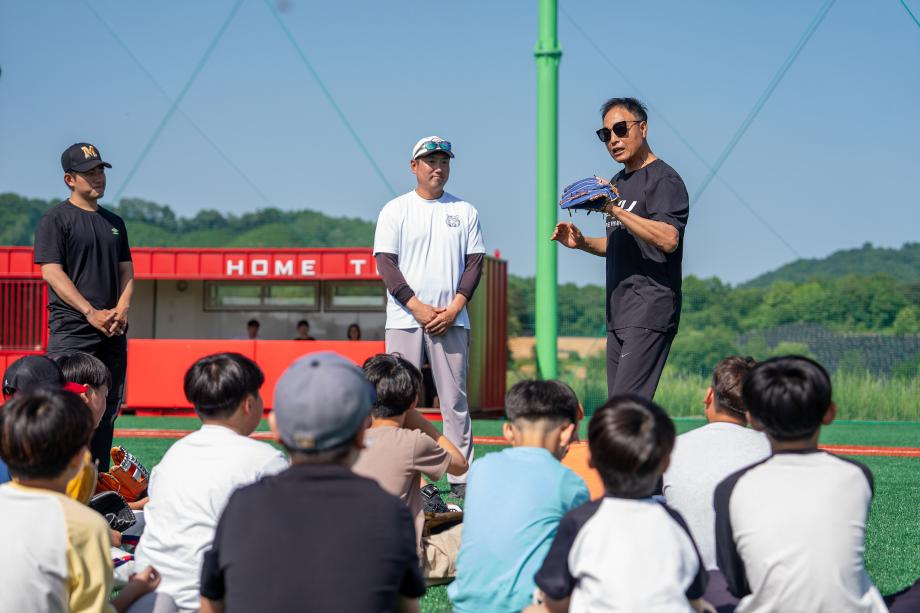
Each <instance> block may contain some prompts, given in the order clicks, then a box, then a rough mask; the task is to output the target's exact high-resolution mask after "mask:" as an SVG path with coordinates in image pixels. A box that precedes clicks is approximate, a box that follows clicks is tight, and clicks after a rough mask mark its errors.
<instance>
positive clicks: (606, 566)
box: [529, 394, 710, 613]
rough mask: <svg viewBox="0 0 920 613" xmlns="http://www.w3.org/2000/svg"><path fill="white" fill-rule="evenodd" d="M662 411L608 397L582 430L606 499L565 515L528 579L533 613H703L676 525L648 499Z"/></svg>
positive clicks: (698, 581)
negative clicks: (538, 600) (532, 582)
mask: <svg viewBox="0 0 920 613" xmlns="http://www.w3.org/2000/svg"><path fill="white" fill-rule="evenodd" d="M674 439H675V431H674V424H673V423H672V422H671V419H670V418H669V417H668V415H667V413H665V411H664V409H662V408H661V407H659V406H658V405H656V404H655V403H653V402H652V401H650V400H647V399H645V398H643V397H641V396H636V395H632V394H627V395H620V396H614V397H612V398H610V400H608V401H607V403H606V404H604V406H602V407H601V408H600V409H598V410H597V411H596V412H595V413H594V415H593V416H592V417H591V421H590V423H589V424H588V448H589V451H590V454H591V459H590V463H591V465H592V466H593V467H594V468H596V469H597V471H598V472H599V473H600V475H601V479H602V480H603V482H604V488H605V493H606V494H605V496H604V497H603V498H601V499H599V500H596V501H593V502H589V503H587V504H584V505H582V506H580V507H578V508H577V509H574V510H572V511H570V512H569V513H568V514H567V515H566V516H565V517H564V518H563V519H562V522H561V523H560V525H559V532H558V533H557V535H556V538H555V540H554V541H553V544H552V546H551V547H550V550H549V553H548V554H547V556H546V559H545V560H544V561H543V566H542V568H540V570H539V571H538V572H537V575H536V577H535V579H536V583H537V586H538V587H539V588H540V590H541V592H542V595H543V598H544V604H543V607H542V608H541V607H532V608H531V609H529V610H532V611H552V612H553V613H556V612H558V611H612V610H616V611H688V612H689V611H693V610H697V611H700V610H710V609H709V608H708V606H707V605H706V603H705V602H704V601H702V600H701V599H702V596H703V592H704V590H705V588H706V581H707V578H708V577H707V574H706V569H705V568H704V566H703V563H702V561H701V559H700V555H699V552H698V551H697V548H696V545H695V543H694V542H693V538H692V537H691V536H690V531H689V529H688V528H687V525H686V524H685V523H684V520H683V518H682V517H681V516H680V514H678V513H677V512H676V511H674V510H672V509H670V508H668V507H667V506H666V505H665V504H663V503H661V502H659V501H657V500H656V499H654V498H652V493H653V492H654V491H655V488H656V485H657V483H658V480H659V479H660V477H661V475H662V473H663V472H664V471H665V469H666V468H667V467H668V461H669V458H670V455H671V450H672V448H673V447H674Z"/></svg>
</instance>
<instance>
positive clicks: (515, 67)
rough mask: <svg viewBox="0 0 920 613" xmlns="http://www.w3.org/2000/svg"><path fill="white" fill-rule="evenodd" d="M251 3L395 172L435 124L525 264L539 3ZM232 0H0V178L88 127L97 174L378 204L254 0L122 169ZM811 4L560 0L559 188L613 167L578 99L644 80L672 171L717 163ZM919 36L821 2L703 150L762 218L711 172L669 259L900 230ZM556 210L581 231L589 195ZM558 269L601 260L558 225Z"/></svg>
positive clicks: (39, 180) (24, 175)
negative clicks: (580, 249) (583, 202)
mask: <svg viewBox="0 0 920 613" xmlns="http://www.w3.org/2000/svg"><path fill="white" fill-rule="evenodd" d="M270 2H271V3H272V4H273V6H275V7H280V8H281V9H282V11H281V12H280V13H279V14H280V15H281V19H282V20H283V21H284V23H285V25H286V27H287V28H288V30H289V31H290V32H291V34H292V35H293V37H294V39H295V40H296V41H297V43H298V45H299V46H300V48H301V49H302V51H303V53H304V54H305V55H306V57H307V58H308V59H309V61H310V62H311V64H312V65H313V67H314V68H315V70H316V72H317V73H318V74H319V75H320V77H321V78H322V80H323V81H324V83H325V85H326V87H327V88H328V91H329V92H331V94H332V96H333V97H334V98H335V99H336V101H337V103H338V104H339V106H340V108H341V109H342V112H343V113H344V115H345V116H346V117H347V118H348V121H349V122H350V123H351V124H352V126H353V128H354V130H355V132H356V133H357V134H358V135H359V136H360V138H361V140H362V141H363V143H364V145H365V146H366V148H367V150H368V151H369V153H370V155H371V156H372V157H373V159H374V160H375V162H376V163H377V164H378V165H379V168H380V170H381V172H382V174H383V175H384V176H385V177H386V180H387V181H388V182H389V183H390V184H391V185H392V186H393V189H395V190H396V192H397V193H402V192H404V191H408V190H409V189H411V188H412V187H413V181H412V175H411V174H410V173H409V171H408V157H409V149H410V147H411V145H412V144H413V143H414V142H415V140H416V139H418V138H420V137H421V136H424V135H428V134H439V135H441V136H443V137H445V138H448V139H449V140H451V141H452V142H453V143H454V147H455V150H456V153H457V159H456V160H455V162H454V167H453V171H452V176H451V180H450V183H449V185H448V190H449V191H451V192H452V193H454V194H456V195H458V196H461V197H464V198H466V199H468V200H470V201H471V202H473V203H474V204H475V205H476V206H477V208H478V209H479V211H480V217H481V220H482V224H483V233H484V235H485V240H486V244H487V248H488V249H489V250H490V251H492V250H494V249H500V250H501V252H502V254H503V255H504V256H505V257H506V258H508V260H509V262H510V266H511V270H512V272H515V273H517V274H532V272H533V269H534V265H533V261H534V241H535V240H536V237H535V234H534V233H535V230H534V223H533V219H534V193H535V171H534V166H535V150H534V143H535V105H536V100H535V83H536V68H535V65H534V60H533V55H532V51H533V47H534V44H535V43H536V40H537V2H536V1H534V0H532V1H530V2H521V1H518V2H508V1H505V2H499V1H494V0H493V1H491V2H487V1H482V0H468V1H466V2H429V3H418V2H370V1H367V0H352V1H350V2H339V3H331V2H325V3H320V2H315V1H308V0H270ZM905 2H906V4H907V6H908V7H909V8H910V9H911V10H912V11H913V13H914V15H917V16H920V0H905ZM235 3H236V0H232V1H231V0H226V1H225V0H221V1H216V0H213V1H207V2H205V1H198V2H182V1H179V0H161V1H159V2H140V1H138V0H85V1H84V0H66V1H65V0H56V1H52V0H48V1H46V2H13V1H0V68H2V76H0V143H2V146H0V191H14V192H18V193H20V194H24V195H27V196H33V197H42V198H52V197H58V196H61V197H63V195H64V194H65V188H64V185H63V182H62V179H61V172H60V167H59V165H58V159H59V156H60V152H61V151H62V150H63V149H64V148H65V147H66V146H67V145H69V144H71V143H72V142H76V141H81V140H88V141H91V142H93V143H94V144H96V145H97V146H98V147H99V148H100V149H101V150H102V151H103V155H104V156H105V158H106V159H108V160H109V161H111V162H112V163H113V165H114V168H113V169H112V170H111V171H109V188H108V193H107V197H108V199H111V198H113V197H114V196H115V195H116V194H117V193H119V192H120V191H123V193H124V195H125V196H137V197H143V198H146V199H149V200H154V201H156V202H160V203H164V204H169V205H170V206H172V207H173V209H174V210H176V211H177V212H178V213H179V214H182V215H191V214H194V213H195V212H196V211H197V210H199V209H202V208H217V209H220V210H223V211H232V212H243V211H248V210H253V209H255V208H260V207H265V206H270V205H273V206H277V207H280V208H283V209H298V208H311V209H316V210H321V211H325V212H328V213H330V214H334V215H348V216H355V217H362V218H365V219H375V218H376V214H377V211H378V210H379V209H380V207H381V206H382V205H383V204H384V203H385V202H386V201H387V200H388V199H389V198H390V197H391V192H390V189H389V188H388V187H387V186H386V184H385V183H384V182H383V181H382V180H381V179H380V177H379V176H378V175H377V173H376V172H375V170H374V168H373V166H372V165H371V163H370V162H369V161H368V160H367V158H366V157H365V156H364V154H363V153H362V150H361V149H360V148H359V146H358V145H357V144H356V142H355V140H354V139H353V138H352V136H351V135H350V133H349V132H348V131H347V129H346V128H345V127H344V125H343V123H342V121H341V120H340V118H339V116H338V115H337V114H336V112H335V111H334V110H333V107H332V106H331V105H330V104H329V102H328V100H327V99H326V97H325V96H324V95H323V92H322V90H321V89H320V87H319V86H318V84H317V82H316V80H315V79H314V78H313V77H312V76H311V74H310V72H308V70H307V68H306V67H305V66H304V64H303V63H302V60H301V58H300V56H299V55H298V52H297V51H296V50H295V48H294V47H293V46H292V45H291V43H290V41H289V40H288V39H287V38H286V36H285V33H284V31H283V30H282V29H281V28H280V27H279V24H278V22H277V21H276V20H275V17H274V16H273V14H272V12H271V11H270V10H269V8H268V6H267V5H266V3H265V0H243V2H242V5H241V6H240V7H239V10H238V12H237V13H236V14H235V16H234V18H233V20H232V21H231V22H230V24H229V26H228V27H227V28H226V30H225V31H224V33H223V35H222V37H221V38H220V40H219V41H218V42H217V44H216V46H214V48H213V52H212V53H211V54H210V56H209V57H208V59H207V62H206V63H204V65H203V67H202V68H201V69H200V72H199V74H198V76H197V78H196V79H195V80H194V81H193V82H192V83H191V85H190V86H189V87H188V88H187V91H186V93H185V95H184V97H183V98H182V101H181V103H180V104H179V105H178V111H176V112H175V113H174V114H173V115H172V117H171V119H170V121H169V122H168V123H166V125H165V127H164V129H163V130H162V132H161V133H160V134H159V136H158V138H157V139H156V140H155V142H153V145H152V146H151V147H150V150H149V153H148V155H147V156H146V158H145V160H144V161H143V163H142V164H140V166H139V167H138V170H137V172H136V173H135V174H134V175H133V177H131V180H130V182H128V183H127V185H125V181H126V179H127V177H128V173H129V171H130V169H131V168H132V166H134V165H135V163H136V161H137V160H138V159H139V157H140V155H141V153H142V151H143V150H144V148H145V146H146V145H147V144H148V143H149V142H150V141H151V137H152V136H153V134H154V133H155V130H156V128H157V126H158V125H159V124H160V123H161V122H162V120H163V118H164V117H165V116H166V115H167V113H168V112H169V110H170V107H171V100H175V99H176V98H177V97H178V96H179V95H180V92H182V91H183V88H184V86H185V85H186V82H187V81H188V80H189V77H190V76H191V75H192V74H193V71H195V69H196V66H198V65H199V63H200V61H201V59H202V57H203V56H204V55H205V52H206V50H207V49H208V47H209V45H211V43H212V41H213V39H214V37H215V34H216V33H217V32H218V30H219V29H220V28H221V24H222V23H224V21H225V20H226V19H227V16H228V14H230V12H231V9H232V8H233V6H234V5H235ZM824 3H825V0H795V1H793V0H782V1H779V0H778V1H775V2H755V1H740V0H734V1H722V2H697V3H688V2H678V1H676V0H674V1H667V2H665V1H647V2H611V1H606V2H604V1H600V0H580V1H577V2H576V1H572V0H569V1H566V0H560V9H561V11H562V12H561V13H560V18H559V38H560V42H561V44H562V47H563V57H562V64H561V68H560V103H559V108H560V118H559V143H560V156H559V159H560V163H559V185H560V189H561V187H562V186H563V185H565V184H566V183H568V182H570V181H572V180H574V179H577V178H581V177H583V176H587V175H590V174H595V173H596V174H601V175H608V176H609V175H612V174H613V173H614V172H615V171H616V170H617V169H618V166H617V165H616V164H615V163H613V161H612V160H611V159H610V158H609V157H608V156H607V154H606V152H605V150H604V148H603V146H602V145H601V143H599V142H598V141H597V139H596V137H595V136H594V134H593V132H594V130H595V129H597V127H599V117H598V108H599V106H600V105H601V103H602V102H603V101H604V100H605V99H606V98H608V97H610V96H614V95H640V96H641V97H642V98H643V99H644V100H645V101H646V102H647V103H649V104H650V105H651V107H653V109H655V110H654V111H653V112H652V113H651V116H650V142H651V144H652V147H653V149H654V150H655V152H656V153H657V154H658V155H659V156H660V157H661V158H663V159H664V160H665V161H667V162H668V163H670V164H671V165H672V166H674V167H675V168H676V169H677V170H678V172H680V173H681V175H682V176H683V177H684V180H685V182H686V183H687V186H688V189H689V191H690V193H691V194H693V193H694V192H695V191H696V189H697V188H698V187H699V185H700V184H701V182H702V181H703V180H704V178H705V177H706V174H707V170H706V167H705V166H704V165H703V163H702V162H700V161H699V160H698V158H697V157H696V155H695V154H694V153H693V152H692V151H691V150H690V149H689V148H688V147H687V146H686V145H685V144H684V141H686V142H689V143H691V145H692V147H693V149H694V150H695V151H696V152H697V153H698V154H699V155H701V156H702V157H703V158H705V159H706V160H707V162H708V163H709V164H712V163H714V162H715V160H716V159H717V158H718V157H719V155H720V154H721V153H722V151H723V149H724V148H725V146H726V144H727V143H728V142H729V140H730V139H731V137H732V135H733V134H734V133H735V131H736V130H737V129H738V127H739V125H741V123H742V121H743V120H744V118H745V117H746V116H747V115H748V113H749V112H750V111H751V109H752V107H753V106H754V104H755V102H756V101H757V99H758V98H759V97H760V96H761V94H762V93H763V92H764V90H765V88H766V87H767V84H768V83H769V82H770V80H771V78H772V77H773V76H774V74H776V72H777V70H778V69H779V67H780V66H781V64H782V63H783V61H784V60H785V59H786V57H787V56H788V55H789V53H790V52H791V50H792V49H793V47H794V46H795V45H796V43H797V41H799V39H800V38H801V37H802V35H803V33H804V32H805V30H806V28H807V27H808V25H809V23H810V22H811V21H812V19H813V18H814V17H815V15H816V14H817V13H818V11H819V9H820V8H821V7H822V6H823V5H824ZM97 14H98V17H97ZM100 18H101V19H102V20H104V21H105V23H107V24H108V27H109V28H111V31H110V30H109V29H107V27H106V26H105V25H103V23H102V22H101V21H100ZM112 32H115V33H116V34H117V37H118V38H119V39H120V40H121V41H122V43H123V44H124V45H125V46H126V47H127V48H128V49H129V50H130V53H131V54H133V56H134V57H135V58H136V59H137V60H138V61H139V63H140V65H141V66H143V68H141V67H139V65H138V63H136V62H135V61H134V60H133V59H132V57H131V55H129V53H128V52H126V51H125V49H124V48H123V47H122V46H121V45H120V44H119V42H118V41H117V40H116V38H115V37H114V36H113V34H112ZM586 35H587V37H586ZM588 37H590V38H588ZM598 48H600V49H601V50H602V51H603V53H604V55H601V53H600V52H599V51H598ZM918 58H920V27H918V26H917V25H916V23H915V22H914V21H913V20H912V19H911V16H910V15H909V14H908V12H907V11H906V10H905V8H904V6H902V4H901V3H900V1H899V0H874V1H872V2H865V1H863V2H857V1H855V0H838V1H837V2H835V3H834V4H833V6H832V7H831V9H830V11H829V12H828V13H827V16H826V18H825V19H824V20H823V22H822V23H821V24H820V26H819V27H818V28H817V30H816V31H815V33H814V35H813V36H812V37H811V39H810V40H809V41H808V43H807V45H806V46H805V47H804V49H803V50H802V51H801V53H800V55H799V57H798V58H797V60H796V61H795V63H794V64H793V65H792V67H791V69H790V70H789V71H788V73H787V74H786V75H785V77H784V79H783V80H782V81H781V82H780V83H779V85H778V87H777V88H776V89H775V91H774V93H773V94H772V96H771V97H770V98H769V100H768V101H767V102H766V104H765V105H764V107H763V109H762V111H761V112H760V113H759V114H758V115H757V117H756V119H755V120H754V122H753V123H752V124H751V126H750V129H749V130H748V131H747V132H746V134H745V135H744V137H743V138H742V139H741V141H740V142H739V144H738V145H737V147H736V148H735V149H734V151H733V153H732V154H731V155H730V156H729V157H728V159H727V161H726V162H725V164H724V166H723V167H722V169H721V171H720V173H719V176H720V177H721V178H722V179H723V180H724V181H725V182H727V183H728V184H729V185H730V186H731V187H732V188H733V189H734V190H735V191H736V192H737V193H738V194H740V195H741V197H742V198H743V199H744V201H745V203H746V204H747V206H748V207H750V208H752V209H754V210H755V211H756V212H757V215H759V217H760V218H761V219H762V221H761V220H758V219H757V218H756V217H755V216H754V215H752V214H751V213H750V212H749V210H748V209H747V208H746V207H745V205H744V204H742V203H740V202H739V200H738V199H737V198H736V197H735V196H734V195H733V194H732V193H731V191H729V189H727V188H726V187H725V186H724V184H722V183H721V182H720V181H719V180H716V181H713V182H712V183H711V184H710V185H709V187H708V189H707V190H706V191H705V193H704V194H703V195H702V197H701V198H700V199H699V201H697V202H694V203H693V204H692V206H691V214H690V223H689V226H688V229H687V235H686V244H685V252H684V253H685V255H684V270H685V273H687V274H695V275H698V276H719V277H720V278H722V279H724V280H727V281H730V282H732V283H737V282H741V281H744V280H746V279H749V278H751V277H753V276H756V275H757V274H759V273H761V272H764V271H766V270H770V269H772V268H775V267H777V266H779V265H781V264H783V263H785V262H788V261H790V260H793V259H795V258H796V257H799V256H802V257H823V256H825V255H827V254H829V253H831V252H833V251H835V250H837V249H842V248H848V247H855V246H859V245H861V244H862V243H864V242H866V241H870V242H872V243H874V244H876V245H884V246H900V245H901V244H903V243H904V242H905V241H909V240H914V241H916V240H918V238H920V232H918V228H920V198H918V196H917V189H916V184H917V180H916V177H917V174H918V172H920V171H918V168H920V118H918V115H917V109H918V101H920V69H918V67H917V60H918ZM611 63H613V64H614V65H615V66H617V67H618V68H619V69H620V71H622V73H623V74H624V75H625V76H626V77H627V79H628V82H627V81H626V80H624V79H623V78H622V76H621V75H620V74H618V73H617V72H616V71H615V70H614V69H613V68H612V67H611V65H610V64H611ZM145 71H147V73H149V76H148V74H145ZM154 81H156V83H154ZM630 83H631V85H630ZM160 88H162V90H161V89H160ZM164 91H165V94H164V93H163V92H164ZM663 118H664V119H666V120H667V123H670V124H672V125H674V126H675V127H676V128H677V130H678V131H679V135H678V134H677V133H675V131H673V130H671V129H670V128H669V127H668V126H667V125H666V122H665V120H664V119H663ZM202 134H204V136H202ZM209 141H210V142H209ZM211 143H213V146H212V144H211ZM218 150H219V151H220V152H218ZM228 159H229V160H230V161H229V162H228V161H227V160H228ZM234 166H236V167H237V168H239V169H240V170H241V171H242V173H240V172H238V171H237V170H235V169H234ZM243 175H245V177H244V176H243ZM575 221H576V223H578V224H579V225H580V226H581V227H582V228H583V229H584V231H585V232H586V233H588V234H600V233H601V232H602V222H601V219H600V217H598V216H591V217H588V218H585V217H583V216H579V217H578V218H577V219H576V220H575ZM764 222H765V223H764ZM767 226H769V227H770V228H772V230H770V229H768V227H767ZM774 232H775V233H774ZM776 234H778V235H779V237H777V236H776ZM780 237H781V238H780ZM559 275H560V280H562V281H574V282H578V283H586V282H597V283H601V282H602V281H603V260H602V259H601V258H595V257H592V256H588V255H585V254H581V253H570V252H566V250H564V249H563V250H560V257H559Z"/></svg>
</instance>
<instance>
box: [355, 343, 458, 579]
mask: <svg viewBox="0 0 920 613" xmlns="http://www.w3.org/2000/svg"><path fill="white" fill-rule="evenodd" d="M364 375H365V376H366V377H367V380H368V381H370V382H371V384H373V385H374V387H375V388H376V391H377V402H376V403H375V404H374V406H373V407H371V427H370V428H369V429H368V431H367V433H366V434H365V436H364V440H365V446H364V449H363V450H361V455H359V456H358V461H357V462H355V465H354V466H353V467H352V470H353V471H354V472H355V473H357V474H359V475H363V476H365V477H370V478H371V479H374V480H375V481H376V482H377V483H379V484H380V487H382V488H383V489H384V490H386V491H387V492H389V493H390V494H393V495H394V496H398V497H399V499H400V500H402V501H403V502H404V503H406V504H407V505H409V511H410V512H411V513H412V517H413V520H414V522H415V533H416V548H417V550H418V555H419V559H420V560H422V566H423V569H424V571H425V572H424V574H425V576H426V577H427V578H430V579H445V578H449V577H453V576H454V575H455V574H456V573H455V571H454V568H453V567H454V559H455V558H456V547H457V546H458V545H459V538H460V534H459V533H460V526H459V525H457V526H455V527H454V528H451V529H449V530H448V531H445V532H440V533H438V534H435V535H432V538H434V539H435V540H436V541H438V543H433V544H432V545H431V546H430V547H423V544H422V533H423V529H424V525H425V513H424V506H425V505H424V502H423V500H422V495H421V492H420V491H419V487H420V481H421V475H422V474H423V473H424V474H425V475H426V476H427V477H428V478H429V479H431V480H432V481H437V480H438V479H440V478H441V477H443V476H444V474H445V473H447V474H451V475H462V474H463V473H465V472H466V470H467V464H466V458H465V457H464V456H463V454H462V453H460V450H459V449H457V448H456V447H455V446H454V444H453V443H451V442H450V441H449V440H447V437H445V436H444V435H443V434H441V433H440V432H438V430H437V428H435V427H434V426H433V425H431V423H429V421H428V420H427V419H425V418H424V417H422V415H421V414H419V412H418V411H416V410H415V404H416V400H417V398H418V389H419V384H420V383H421V380H422V374H421V373H420V372H419V370H418V369H417V368H416V367H415V366H413V365H412V363H411V362H409V361H407V360H405V359H403V358H402V357H400V356H398V355H390V354H379V355H375V356H373V357H371V358H369V359H368V360H367V361H366V362H365V363H364ZM447 532H451V534H447ZM452 544H453V545H452ZM451 553H452V555H451ZM428 554H430V557H429V555H428ZM445 557H446V558H448V559H444V558H445Z"/></svg>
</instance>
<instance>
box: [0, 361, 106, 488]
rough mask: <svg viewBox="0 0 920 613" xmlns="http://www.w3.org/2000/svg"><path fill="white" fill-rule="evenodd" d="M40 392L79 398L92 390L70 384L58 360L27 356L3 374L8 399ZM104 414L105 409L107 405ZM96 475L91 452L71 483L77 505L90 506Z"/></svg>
mask: <svg viewBox="0 0 920 613" xmlns="http://www.w3.org/2000/svg"><path fill="white" fill-rule="evenodd" d="M36 390H50V391H58V390H64V391H66V392H69V393H72V394H77V395H79V396H85V394H86V393H87V391H88V390H87V387H86V386H85V385H81V384H79V383H76V382H74V381H69V380H68V379H67V378H66V377H65V376H64V373H63V372H61V367H60V366H58V364H57V363H56V362H54V360H52V359H50V358H48V357H47V356H43V355H27V356H23V357H21V358H19V359H18V360H16V361H15V362H13V363H12V364H10V365H9V367H8V368H7V369H6V372H5V373H3V397H4V399H8V398H12V397H14V396H17V395H21V394H28V393H31V392H33V391H36ZM104 411H105V407H104V405H103V412H104ZM98 424H99V420H98V418H97V415H96V413H95V412H94V413H93V428H96V426H97V425H98ZM2 464H3V462H0V465H2ZM3 472H6V471H3ZM7 476H8V473H7ZM96 476H97V472H96V465H95V463H94V462H93V458H92V455H91V454H90V452H89V450H88V449H87V451H86V458H85V461H84V462H83V466H82V468H81V469H80V471H79V472H78V473H77V474H76V475H74V476H73V478H72V479H71V480H70V481H69V482H68V483H67V488H66V494H67V495H68V496H70V497H71V498H73V499H74V500H76V501H77V502H81V503H83V504H86V503H87V502H89V499H90V497H91V496H92V495H93V491H94V490H95V488H96ZM6 481H9V479H8V478H4V479H2V480H0V483H4V482H6Z"/></svg>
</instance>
